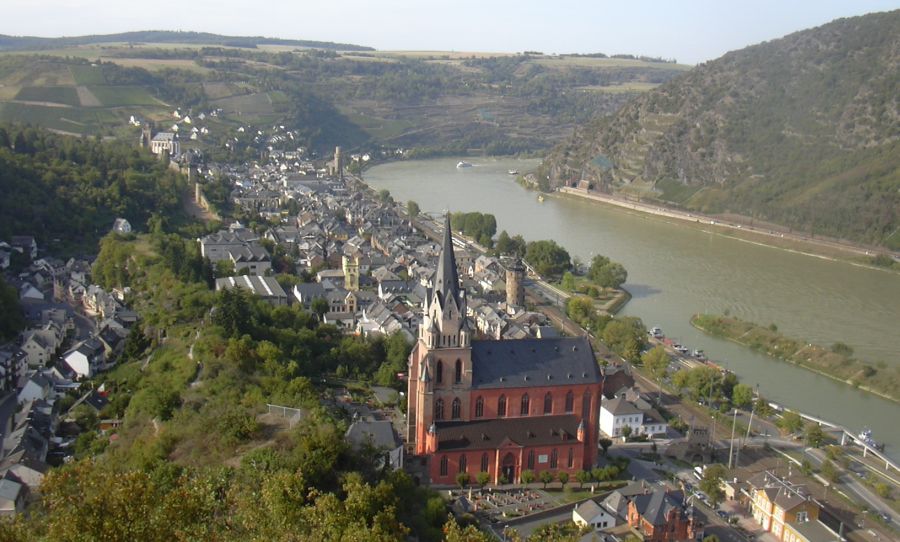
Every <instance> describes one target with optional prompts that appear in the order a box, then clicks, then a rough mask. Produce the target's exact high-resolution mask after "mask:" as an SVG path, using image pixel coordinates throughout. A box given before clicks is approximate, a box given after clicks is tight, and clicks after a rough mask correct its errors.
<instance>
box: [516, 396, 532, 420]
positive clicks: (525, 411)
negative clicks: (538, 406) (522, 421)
mask: <svg viewBox="0 0 900 542" xmlns="http://www.w3.org/2000/svg"><path fill="white" fill-rule="evenodd" d="M529 406H531V403H530V400H529V399H528V394H527V393H526V394H525V395H523V396H522V408H521V409H520V410H519V414H521V415H522V416H527V415H528V408H529Z"/></svg>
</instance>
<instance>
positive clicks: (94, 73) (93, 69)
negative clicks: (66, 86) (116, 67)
mask: <svg viewBox="0 0 900 542" xmlns="http://www.w3.org/2000/svg"><path fill="white" fill-rule="evenodd" d="M69 70H70V71H71V72H72V77H73V78H74V79H75V82H76V83H77V84H79V85H105V84H106V79H105V78H104V77H103V70H101V69H100V67H99V66H89V65H86V64H72V65H70V66H69Z"/></svg>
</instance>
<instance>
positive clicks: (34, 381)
mask: <svg viewBox="0 0 900 542" xmlns="http://www.w3.org/2000/svg"><path fill="white" fill-rule="evenodd" d="M52 391H53V383H52V382H50V380H49V379H48V378H47V377H45V376H44V375H42V374H40V373H35V374H33V375H31V378H29V379H28V382H26V383H25V385H24V386H22V389H21V390H20V391H19V396H18V400H19V404H20V405H21V404H23V403H26V402H28V401H37V400H38V399H47V398H48V397H50V393H51V392H52Z"/></svg>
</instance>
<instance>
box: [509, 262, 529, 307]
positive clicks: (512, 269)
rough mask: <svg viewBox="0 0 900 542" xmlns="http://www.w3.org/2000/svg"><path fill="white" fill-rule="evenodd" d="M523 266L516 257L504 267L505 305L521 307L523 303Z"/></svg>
mask: <svg viewBox="0 0 900 542" xmlns="http://www.w3.org/2000/svg"><path fill="white" fill-rule="evenodd" d="M524 283H525V266H524V265H522V260H520V259H519V258H516V259H515V260H513V262H512V263H511V264H510V265H509V266H507V268H506V305H507V306H513V307H522V306H524V305H525V284H524Z"/></svg>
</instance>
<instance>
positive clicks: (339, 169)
mask: <svg viewBox="0 0 900 542" xmlns="http://www.w3.org/2000/svg"><path fill="white" fill-rule="evenodd" d="M342 160H343V158H342V157H341V148H340V147H335V148H334V164H332V166H331V167H333V168H334V174H335V175H337V176H338V177H339V178H340V179H341V180H342V181H343V180H344V168H343V165H344V164H343V162H342Z"/></svg>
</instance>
